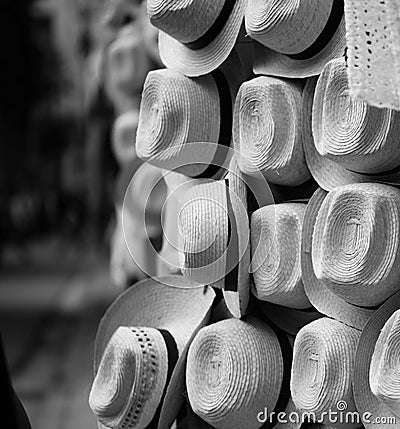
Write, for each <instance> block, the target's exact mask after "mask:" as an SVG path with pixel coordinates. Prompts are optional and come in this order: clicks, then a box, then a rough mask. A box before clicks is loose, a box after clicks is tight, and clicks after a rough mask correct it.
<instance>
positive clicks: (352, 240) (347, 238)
mask: <svg viewBox="0 0 400 429" xmlns="http://www.w3.org/2000/svg"><path fill="white" fill-rule="evenodd" d="M399 226H400V191H399V190H398V189H396V188H393V187H391V186H387V185H383V184H377V183H360V184H355V185H346V186H342V187H340V188H336V189H334V190H333V191H331V192H330V193H328V194H326V193H325V192H324V191H322V190H318V191H317V192H316V193H315V194H314V196H313V198H312V199H311V200H310V203H309V205H308V208H307V212H306V216H305V223H304V226H303V244H302V247H303V251H302V271H303V282H304V287H305V291H306V294H307V296H308V297H309V299H310V301H311V303H312V304H313V305H314V306H315V308H317V310H319V311H320V312H321V313H324V314H326V315H328V316H330V317H333V318H336V319H338V320H340V321H342V322H344V323H346V324H349V325H350V326H354V327H356V328H359V329H362V328H363V326H364V325H365V323H366V322H367V321H368V319H369V317H370V316H371V315H372V313H373V311H374V310H375V309H376V308H377V306H379V305H381V304H382V302H384V301H385V300H386V299H387V298H389V297H390V296H391V295H393V294H394V293H395V292H396V291H397V290H398V289H399V286H398V278H399V274H400V273H399V271H400V266H399V258H400V248H399V245H398V241H399V240H398V235H399Z"/></svg>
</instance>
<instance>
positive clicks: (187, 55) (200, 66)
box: [159, 0, 248, 77]
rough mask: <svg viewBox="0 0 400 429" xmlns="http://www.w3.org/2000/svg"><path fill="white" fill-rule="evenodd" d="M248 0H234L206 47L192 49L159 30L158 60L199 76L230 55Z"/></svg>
mask: <svg viewBox="0 0 400 429" xmlns="http://www.w3.org/2000/svg"><path fill="white" fill-rule="evenodd" d="M247 2H248V0H236V1H235V6H234V7H233V10H232V12H231V14H230V17H229V19H228V20H227V22H226V23H225V25H224V27H223V29H222V30H221V32H220V33H219V34H218V36H217V37H216V38H215V39H214V40H213V41H212V42H211V43H210V44H209V45H207V46H206V47H205V48H203V49H199V50H192V49H189V48H188V47H186V46H185V45H183V44H182V43H180V42H178V41H177V40H175V39H173V38H172V37H171V36H169V35H167V34H166V33H164V32H162V31H160V35H159V49H160V57H161V61H162V62H163V63H164V64H165V66H166V67H168V68H170V69H173V70H176V71H178V72H180V73H182V74H184V75H186V76H191V77H195V76H201V75H204V74H207V73H210V72H212V71H213V70H215V69H216V68H217V67H219V66H220V65H221V64H222V63H223V62H224V61H225V60H226V59H227V58H228V56H229V54H230V52H231V51H232V49H233V47H234V45H235V43H236V40H237V38H238V35H239V31H240V27H241V25H242V22H243V18H244V13H245V9H246V6H247Z"/></svg>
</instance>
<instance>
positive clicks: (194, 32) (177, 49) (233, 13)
mask: <svg viewBox="0 0 400 429" xmlns="http://www.w3.org/2000/svg"><path fill="white" fill-rule="evenodd" d="M247 2H248V0H173V1H171V0H170V1H165V0H148V1H147V13H148V15H149V17H150V21H151V23H152V24H153V25H154V26H155V27H157V28H158V29H159V30H160V35H159V48H160V56H161V60H162V62H163V63H164V64H165V65H166V66H167V67H168V68H170V69H173V70H176V71H178V72H180V73H183V74H185V75H187V76H201V75H204V74H207V73H210V72H211V71H213V70H215V69H216V68H217V67H219V66H220V65H221V64H222V63H223V62H224V61H225V60H226V59H227V58H228V55H229V54H230V52H231V51H232V49H233V47H234V45H235V42H236V39H237V37H238V35H239V31H240V27H241V25H242V22H243V17H244V11H245V8H246V5H247Z"/></svg>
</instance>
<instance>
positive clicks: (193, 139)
mask: <svg viewBox="0 0 400 429" xmlns="http://www.w3.org/2000/svg"><path fill="white" fill-rule="evenodd" d="M241 73H242V70H241V65H240V61H239V58H238V57H237V54H236V53H235V52H233V53H232V55H231V56H230V59H229V61H228V62H226V63H225V64H224V66H223V67H222V68H220V69H218V70H215V71H213V72H212V73H211V74H208V75H206V76H201V77H199V78H196V79H193V78H188V77H186V76H184V75H182V74H180V73H178V72H176V71H173V70H169V69H163V70H156V71H152V72H150V73H149V74H148V76H147V79H146V82H145V85H144V88H143V98H142V102H141V107H140V117H139V127H138V132H137V139H136V148H137V153H138V155H139V156H140V157H141V158H142V159H144V160H146V161H148V162H150V163H152V164H154V165H156V166H158V167H161V168H165V169H169V170H176V171H178V172H180V173H184V174H185V175H187V176H191V177H206V178H211V177H214V176H215V175H217V174H218V173H220V168H219V167H220V166H222V165H223V164H224V161H225V158H226V155H227V151H228V147H229V146H230V143H231V135H232V110H233V103H234V100H235V96H236V92H237V89H238V87H239V85H240V83H241V82H242V74H241ZM206 142H208V143H206ZM190 143H193V144H190ZM217 143H218V145H217ZM210 164H211V165H210Z"/></svg>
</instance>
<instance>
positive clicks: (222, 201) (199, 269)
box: [179, 159, 250, 317]
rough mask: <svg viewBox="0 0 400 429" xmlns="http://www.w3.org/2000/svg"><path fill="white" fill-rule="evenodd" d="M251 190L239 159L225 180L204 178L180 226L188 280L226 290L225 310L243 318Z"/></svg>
mask: <svg viewBox="0 0 400 429" xmlns="http://www.w3.org/2000/svg"><path fill="white" fill-rule="evenodd" d="M246 194H247V188H246V185H245V183H244V181H243V179H242V177H241V174H240V171H239V169H238V167H237V164H236V161H235V159H233V162H232V163H231V167H230V171H229V173H228V176H227V179H224V180H219V181H207V180H203V181H201V182H199V184H197V185H193V186H192V187H190V189H189V190H188V192H187V193H186V195H185V198H184V203H183V206H182V210H181V213H180V215H179V228H180V231H181V235H182V239H183V252H184V258H185V260H184V264H183V267H182V273H183V275H184V276H185V277H187V278H190V279H191V280H194V281H197V282H199V283H201V284H204V285H212V286H214V287H217V288H222V289H223V290H224V297H225V300H226V303H227V306H228V308H229V310H230V311H231V313H232V314H233V315H234V316H235V317H241V316H242V315H243V314H244V312H245V310H246V308H247V304H248V299H249V265H250V251H249V247H250V245H249V235H250V233H249V219H248V215H247V201H246Z"/></svg>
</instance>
